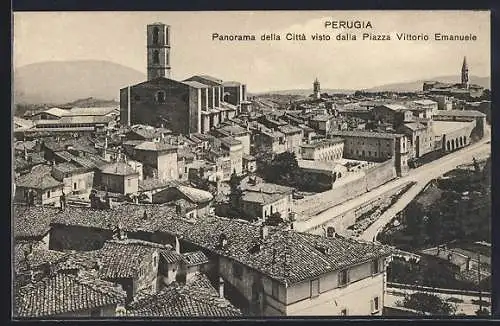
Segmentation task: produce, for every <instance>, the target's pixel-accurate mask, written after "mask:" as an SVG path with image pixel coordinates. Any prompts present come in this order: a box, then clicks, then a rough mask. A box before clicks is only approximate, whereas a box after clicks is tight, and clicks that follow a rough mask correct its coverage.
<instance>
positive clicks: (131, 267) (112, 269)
mask: <svg viewBox="0 0 500 326" xmlns="http://www.w3.org/2000/svg"><path fill="white" fill-rule="evenodd" d="M170 248H171V247H170V246H165V245H161V244H158V243H154V242H147V241H142V240H136V239H125V240H108V241H106V242H105V243H104V246H103V247H102V248H101V249H99V250H98V253H97V254H96V255H97V257H98V259H99V261H100V262H101V268H100V269H99V276H100V277H102V278H104V279H117V278H132V277H137V276H138V275H139V271H140V269H141V263H142V262H143V261H144V258H145V257H146V256H147V255H152V254H153V252H155V251H159V250H165V249H170Z"/></svg>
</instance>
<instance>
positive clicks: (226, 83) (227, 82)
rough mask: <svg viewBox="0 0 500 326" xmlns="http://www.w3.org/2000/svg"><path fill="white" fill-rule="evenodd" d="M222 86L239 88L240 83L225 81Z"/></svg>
mask: <svg viewBox="0 0 500 326" xmlns="http://www.w3.org/2000/svg"><path fill="white" fill-rule="evenodd" d="M222 86H224V87H239V86H241V83H240V82H237V81H225V82H223V83H222Z"/></svg>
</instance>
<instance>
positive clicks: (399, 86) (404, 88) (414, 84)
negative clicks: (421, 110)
mask: <svg viewBox="0 0 500 326" xmlns="http://www.w3.org/2000/svg"><path fill="white" fill-rule="evenodd" d="M430 80H433V81H440V82H443V83H458V82H459V81H460V76H441V77H434V78H428V79H425V80H416V81H409V82H400V83H391V84H385V85H379V86H375V87H372V88H367V89H363V90H364V91H369V92H383V91H392V92H417V91H421V90H422V85H423V83H424V81H430ZM470 83H471V84H477V85H480V86H482V87H484V88H487V89H490V87H491V84H490V83H491V81H490V77H478V76H470ZM355 91H356V90H352V89H350V90H349V89H321V93H328V94H338V93H343V94H352V93H354V92H355ZM263 94H276V95H300V96H309V95H311V94H312V88H309V89H290V90H278V91H268V92H258V93H252V94H249V95H263Z"/></svg>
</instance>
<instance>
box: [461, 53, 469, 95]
mask: <svg viewBox="0 0 500 326" xmlns="http://www.w3.org/2000/svg"><path fill="white" fill-rule="evenodd" d="M461 81H462V87H463V88H469V67H468V65H467V59H466V58H465V57H464V61H463V63H462V80H461Z"/></svg>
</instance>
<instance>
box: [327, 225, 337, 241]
mask: <svg viewBox="0 0 500 326" xmlns="http://www.w3.org/2000/svg"><path fill="white" fill-rule="evenodd" d="M326 237H327V238H335V228H334V227H333V226H329V227H327V228H326Z"/></svg>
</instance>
